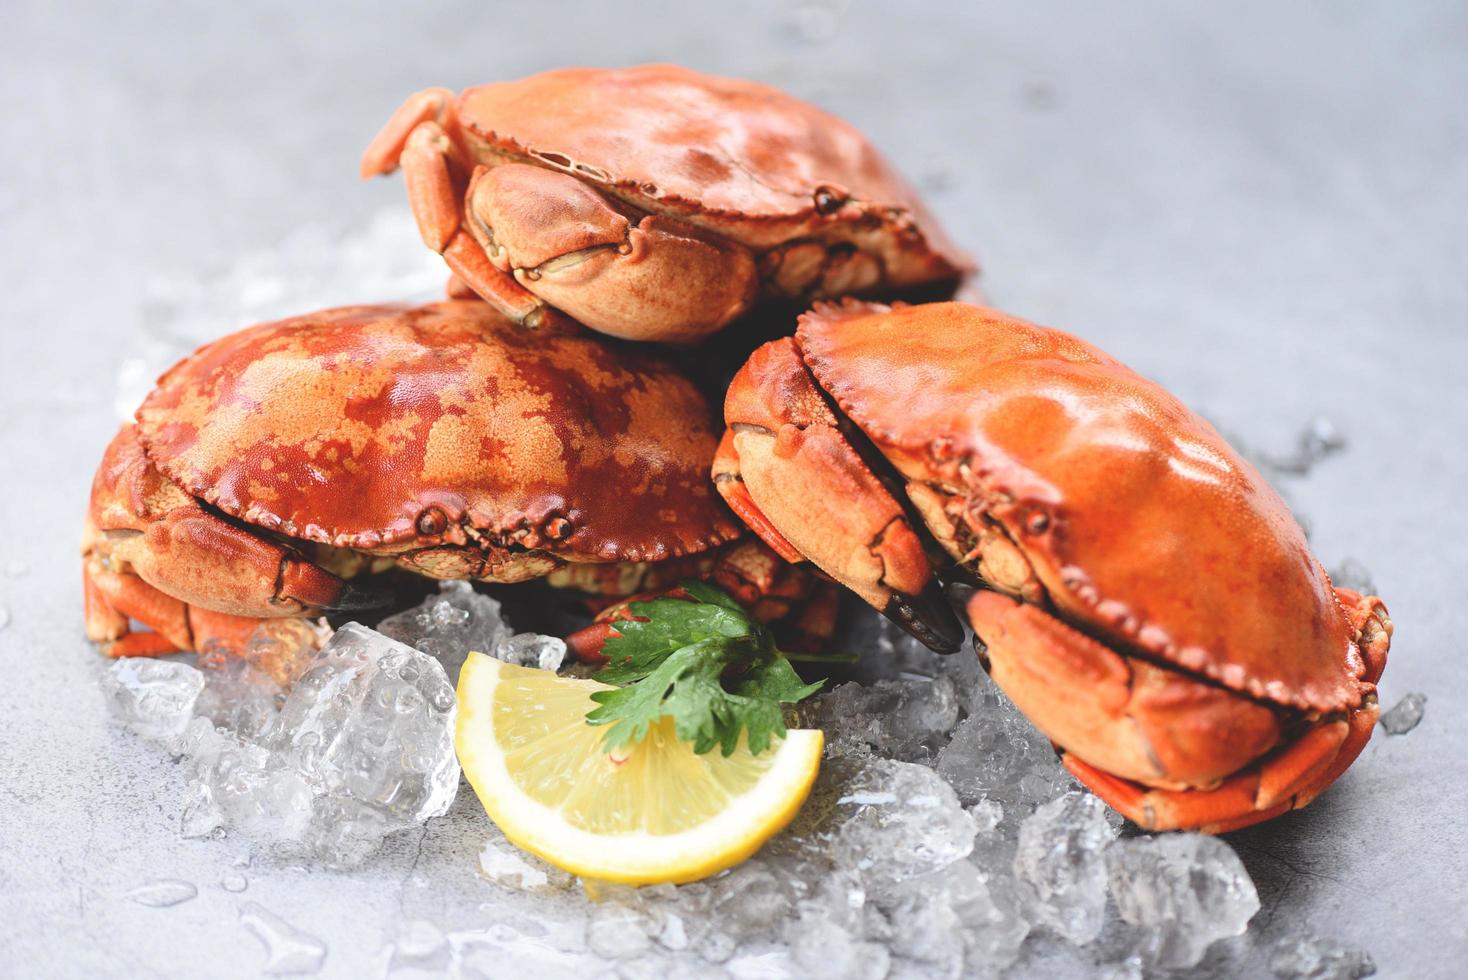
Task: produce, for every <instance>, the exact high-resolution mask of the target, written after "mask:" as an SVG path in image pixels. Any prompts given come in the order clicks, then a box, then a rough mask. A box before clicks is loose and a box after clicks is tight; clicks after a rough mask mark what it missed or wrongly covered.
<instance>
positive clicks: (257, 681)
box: [194, 649, 285, 742]
mask: <svg viewBox="0 0 1468 980" xmlns="http://www.w3.org/2000/svg"><path fill="white" fill-rule="evenodd" d="M199 667H200V668H201V672H202V673H203V675H204V690H203V692H202V693H201V694H200V695H199V700H198V703H197V704H196V705H195V707H194V710H195V712H196V713H197V714H198V715H200V716H201V717H204V718H208V719H209V720H210V721H211V722H213V723H214V725H215V727H217V728H223V729H224V730H226V731H229V732H232V733H234V734H235V735H238V736H239V737H240V738H243V739H245V740H247V741H251V742H259V741H262V740H264V739H265V738H267V737H268V736H269V735H270V732H271V730H272V729H273V728H274V727H275V721H276V718H277V717H279V715H280V702H281V700H282V699H283V698H284V697H285V691H284V689H283V688H282V687H281V686H280V684H279V683H278V682H277V681H276V680H275V678H274V677H272V676H271V675H270V674H268V673H266V672H265V671H263V670H260V669H258V668H256V667H254V666H253V665H251V664H250V663H249V661H247V660H244V659H242V658H241V657H239V656H237V655H235V654H233V653H231V652H229V651H226V650H222V649H210V650H205V651H203V652H202V653H200V654H199Z"/></svg>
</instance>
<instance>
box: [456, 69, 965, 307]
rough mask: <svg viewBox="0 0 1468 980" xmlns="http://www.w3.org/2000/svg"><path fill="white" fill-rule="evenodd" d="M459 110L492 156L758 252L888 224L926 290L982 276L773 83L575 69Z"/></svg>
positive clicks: (839, 129)
mask: <svg viewBox="0 0 1468 980" xmlns="http://www.w3.org/2000/svg"><path fill="white" fill-rule="evenodd" d="M457 110H458V116H459V119H460V121H461V122H462V123H463V125H464V129H465V136H466V138H467V139H468V140H469V142H470V144H471V145H473V146H474V147H475V149H476V151H477V152H479V153H481V154H484V155H485V156H487V157H499V158H503V159H505V160H514V159H529V160H532V161H534V162H536V163H538V164H541V165H543V166H547V167H550V168H552V169H555V170H559V171H561V172H563V173H568V174H573V175H575V176H576V177H578V178H580V179H582V180H585V181H587V182H589V183H591V184H593V185H596V186H599V187H601V188H602V189H604V190H606V191H607V192H609V193H611V194H612V195H613V196H614V197H619V198H621V199H622V200H625V201H627V202H628V203H630V204H633V205H635V206H637V207H639V208H641V209H643V210H645V211H649V212H652V213H656V214H668V215H674V216H676V217H679V218H682V219H684V220H686V221H689V222H690V223H692V224H695V225H699V226H702V227H705V228H708V229H710V230H713V231H717V232H719V233H721V234H724V235H726V236H728V237H729V238H731V239H733V240H735V241H738V242H740V243H742V244H745V245H748V246H750V247H752V248H755V249H756V250H758V249H761V248H768V247H771V246H775V245H779V244H782V243H784V242H788V241H791V240H792V239H796V238H799V237H802V236H805V235H814V234H816V233H818V232H819V231H821V230H823V229H826V228H828V227H829V226H830V224H831V222H833V221H836V222H840V221H849V222H852V223H872V222H873V221H879V222H891V223H892V224H893V225H895V226H897V227H899V228H900V229H901V232H900V234H901V236H902V237H904V238H905V239H907V241H906V242H904V243H903V246H904V247H903V252H904V253H905V254H906V255H907V257H908V260H909V261H910V262H912V263H914V264H915V265H918V266H923V267H924V269H923V274H921V275H915V276H913V277H912V278H913V279H914V281H931V280H940V279H944V278H957V277H958V276H960V275H962V274H963V273H965V272H967V271H968V270H970V269H971V268H972V266H973V263H972V260H971V259H969V258H968V256H966V255H965V254H964V253H963V252H962V251H960V250H959V249H958V248H957V247H956V246H955V245H954V244H953V243H952V242H951V241H949V240H948V238H947V237H946V235H945V234H944V232H943V230H942V228H941V226H940V225H939V224H938V222H937V221H936V220H935V219H934V218H933V216H932V215H931V214H929V213H928V211H927V209H926V208H925V207H924V206H923V204H922V202H921V201H920V200H919V198H918V196H917V193H916V192H915V191H914V190H913V189H912V187H910V186H909V185H908V183H907V181H906V180H904V179H903V178H902V176H901V175H900V174H899V173H898V172H897V171H896V170H895V169H893V168H892V166H891V165H890V164H888V163H887V161H886V160H885V159H883V157H882V155H881V154H880V153H878V152H877V150H876V149H875V148H874V147H873V146H872V145H871V143H870V142H869V141H868V140H867V138H866V137H865V136H863V135H862V134H861V133H860V132H859V131H858V130H857V129H855V128H854V127H853V126H851V125H850V124H849V123H847V122H845V121H843V120H841V119H838V118H837V117H836V116H833V115H831V114H830V113H827V112H824V111H822V110H820V109H818V108H816V107H815V106H813V105H810V104H809V103H806V102H802V101H800V100H799V99H796V98H794V97H792V96H790V95H788V94H786V93H785V92H782V91H780V90H779V89H776V88H771V87H769V86H767V85H760V84H758V83H755V82H750V81H745V80H743V79H734V78H721V77H717V76H712V75H705V74H702V73H700V72H695V71H691V70H689V69H687V68H680V67H678V66H676V65H641V66H637V67H633V68H623V69H599V68H563V69H559V70H556V71H548V72H542V73H541V74H538V75H532V76H530V77H529V78H524V79H520V80H518V81H510V82H495V83H492V84H488V85H478V86H475V87H473V88H469V89H465V90H464V91H463V92H462V93H460V94H459V96H458V102H457ZM922 253H929V254H928V255H927V256H926V257H925V258H919V257H918V256H919V255H921V254H922ZM913 271H914V272H916V271H917V269H916V268H914V269H913Z"/></svg>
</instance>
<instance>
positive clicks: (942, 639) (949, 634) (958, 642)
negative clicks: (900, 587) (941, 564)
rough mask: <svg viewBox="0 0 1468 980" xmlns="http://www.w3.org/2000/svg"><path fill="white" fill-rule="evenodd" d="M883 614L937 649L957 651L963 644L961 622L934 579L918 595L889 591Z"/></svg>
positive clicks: (926, 644)
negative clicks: (890, 592)
mask: <svg viewBox="0 0 1468 980" xmlns="http://www.w3.org/2000/svg"><path fill="white" fill-rule="evenodd" d="M882 615H884V616H886V617H887V618H888V619H890V620H892V622H894V623H896V624H897V625H898V626H901V627H902V628H903V629H904V630H906V631H907V632H908V633H909V634H911V635H912V636H913V637H914V638H915V639H916V640H918V642H920V643H922V644H923V645H924V646H926V647H927V648H928V649H930V650H933V651H935V652H937V653H957V652H958V651H959V648H961V647H962V646H963V637H964V632H963V623H961V622H960V621H959V619H958V615H957V614H956V613H955V612H954V611H953V606H952V605H950V604H949V602H948V597H947V596H945V595H944V594H943V587H942V586H941V585H939V584H938V583H937V582H936V581H933V582H929V583H928V584H927V586H926V587H925V588H924V589H923V591H922V592H921V593H920V594H918V595H908V594H906V593H902V592H894V593H892V598H891V599H888V600H887V607H886V608H885V609H883V610H882Z"/></svg>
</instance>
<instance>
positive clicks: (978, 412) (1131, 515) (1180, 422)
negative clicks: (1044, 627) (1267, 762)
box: [796, 303, 1361, 712]
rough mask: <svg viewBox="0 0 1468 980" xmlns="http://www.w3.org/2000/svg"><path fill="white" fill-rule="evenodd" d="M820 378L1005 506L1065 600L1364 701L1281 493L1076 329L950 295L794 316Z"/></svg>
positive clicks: (1206, 668)
mask: <svg viewBox="0 0 1468 980" xmlns="http://www.w3.org/2000/svg"><path fill="white" fill-rule="evenodd" d="M796 338H797V342H798V344H799V346H800V349H801V351H802V354H803V359H804V361H805V363H806V364H807V366H808V367H809V368H810V371H811V373H812V374H813V375H814V377H815V378H816V379H817V381H819V383H820V385H821V387H822V388H824V389H825V391H826V392H827V393H828V394H829V395H830V396H831V397H832V398H833V399H834V400H835V402H836V403H837V404H838V405H839V406H840V408H841V409H842V411H843V412H844V413H845V414H846V415H847V417H848V418H850V419H851V420H852V421H853V422H854V423H855V424H856V425H857V427H859V428H860V429H861V430H862V432H864V433H865V434H866V435H867V436H868V437H869V438H870V439H871V440H872V442H873V443H874V445H875V446H876V448H877V449H878V450H879V451H880V452H881V453H882V454H883V455H884V456H885V457H886V458H887V459H888V460H890V461H891V462H892V463H893V465H895V466H896V467H897V469H898V470H900V471H901V472H902V474H903V475H904V476H905V477H907V478H908V479H910V480H917V481H924V482H929V483H937V484H942V485H946V486H949V487H953V488H957V489H958V490H959V492H962V493H966V494H967V498H968V500H969V506H970V507H982V508H983V510H984V512H985V513H986V514H987V515H988V517H989V518H990V519H992V520H994V521H997V522H998V523H999V524H1000V525H1002V527H1003V530H1004V531H1005V533H1006V534H1007V535H1008V536H1009V537H1010V538H1011V539H1012V540H1014V541H1015V542H1016V543H1018V544H1019V546H1020V548H1021V549H1022V551H1023V552H1024V554H1025V555H1026V557H1027V558H1028V559H1029V561H1030V562H1031V564H1032V565H1033V567H1034V571H1035V574H1036V576H1037V577H1038V578H1039V579H1040V581H1041V582H1042V584H1043V585H1044V586H1045V588H1046V590H1047V592H1048V594H1049V598H1050V601H1051V602H1052V603H1054V605H1055V607H1056V609H1057V611H1058V612H1059V614H1060V615H1061V617H1062V618H1063V619H1065V620H1067V621H1069V622H1070V623H1071V624H1072V625H1075V626H1077V627H1078V628H1080V629H1081V630H1082V631H1084V632H1087V633H1090V634H1092V635H1095V636H1097V637H1098V638H1101V639H1103V640H1104V641H1106V642H1108V643H1109V644H1110V645H1111V646H1113V647H1115V648H1117V649H1118V650H1120V651H1122V652H1126V651H1128V650H1130V651H1133V652H1136V653H1139V654H1142V655H1144V656H1151V657H1153V658H1156V659H1158V660H1161V661H1164V662H1167V663H1171V664H1174V665H1176V666H1178V667H1181V668H1183V669H1185V670H1188V671H1192V672H1195V673H1197V674H1201V675H1203V676H1206V677H1209V678H1211V679H1213V680H1214V681H1216V682H1218V683H1220V684H1222V685H1224V686H1225V687H1228V688H1231V689H1234V690H1239V691H1244V692H1247V693H1248V694H1250V695H1253V696H1255V697H1257V698H1261V699H1267V700H1269V701H1273V702H1275V703H1278V704H1284V705H1292V706H1295V707H1297V708H1300V709H1302V710H1306V711H1318V712H1329V711H1335V710H1341V709H1345V708H1348V707H1354V706H1355V705H1357V704H1358V703H1359V701H1360V697H1361V694H1360V685H1359V682H1358V680H1357V675H1358V674H1359V668H1360V666H1361V659H1360V654H1359V651H1358V650H1357V649H1356V647H1355V645H1354V643H1353V639H1352V637H1353V633H1352V630H1351V628H1350V625H1349V623H1348V620H1347V617H1346V614H1345V612H1344V610H1343V609H1342V607H1341V604H1340V602H1339V600H1338V599H1337V598H1336V594H1335V592H1334V590H1333V589H1332V588H1331V584H1330V580H1329V578H1328V577H1327V576H1326V574H1325V571H1324V570H1323V569H1322V568H1321V566H1320V563H1319V562H1318V561H1317V560H1316V559H1315V558H1314V557H1312V555H1311V554H1310V551H1309V548H1308V547H1307V545H1306V541H1305V535H1304V532H1303V531H1302V530H1301V529H1300V526H1299V524H1298V523H1297V522H1296V521H1295V519H1294V518H1293V517H1292V516H1291V514H1290V512H1289V510H1288V508H1287V507H1286V506H1285V504H1284V502H1283V501H1282V500H1281V499H1280V498H1279V495H1278V494H1276V493H1275V492H1274V490H1272V489H1271V488H1270V487H1269V485H1268V484H1267V483H1266V482H1265V481H1264V479H1263V478H1262V477H1261V476H1260V475H1259V473H1258V472H1257V471H1256V470H1255V469H1254V467H1253V466H1251V465H1249V464H1248V463H1247V462H1245V461H1244V460H1243V459H1242V458H1241V457H1240V456H1239V455H1238V454H1237V453H1236V452H1234V450H1233V449H1232V448H1230V447H1229V445H1228V444H1227V443H1226V442H1225V441H1224V440H1223V438H1222V437H1221V436H1219V434H1218V433H1217V432H1216V431H1214V429H1213V427H1212V426H1210V425H1209V424H1208V423H1207V422H1205V421H1204V420H1203V419H1201V418H1199V417H1198V416H1197V415H1195V414H1194V413H1192V412H1191V411H1189V410H1188V409H1187V408H1186V407H1184V406H1183V405H1182V403H1180V402H1179V401H1178V400H1177V399H1176V398H1174V397H1172V396H1171V395H1169V394H1168V393H1167V392H1166V391H1164V390H1163V389H1162V388H1161V387H1159V386H1158V385H1156V384H1154V383H1152V382H1150V381H1148V380H1147V379H1145V378H1143V377H1141V376H1140V375H1138V374H1137V373H1135V372H1134V371H1132V370H1131V369H1130V368H1128V367H1126V366H1125V365H1123V364H1121V363H1119V362H1117V361H1116V360H1114V359H1112V358H1111V357H1109V356H1107V355H1106V354H1104V353H1102V352H1101V351H1099V350H1097V349H1096V348H1095V347H1092V346H1091V345H1090V344H1087V343H1085V342H1084V341H1081V340H1079V339H1077V338H1075V337H1072V336H1070V335H1069V334H1065V333H1061V332H1059V331H1055V330H1050V329H1047V328H1043V327H1038V326H1035V325H1034V324H1030V323H1027V322H1025V321H1023V320H1019V319H1016V318H1014V317H1010V316H1007V315H1005V314H1001V313H999V312H997V311H994V310H988V309H983V308H979V307H973V306H968V305H965V304H960V303H935V304H929V305H924V306H912V307H898V308H895V309H889V308H888V307H885V306H877V305H873V304H857V303H849V304H845V305H843V306H835V305H825V306H821V307H818V308H817V309H816V310H815V311H813V312H811V313H808V314H806V315H805V316H804V317H802V318H801V321H800V327H799V329H798V331H797V334H796Z"/></svg>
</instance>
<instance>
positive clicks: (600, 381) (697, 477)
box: [137, 302, 738, 561]
mask: <svg viewBox="0 0 1468 980" xmlns="http://www.w3.org/2000/svg"><path fill="white" fill-rule="evenodd" d="M137 431H138V436H139V438H140V440H141V442H142V444H143V446H144V447H145V449H146V451H147V453H148V456H149V458H150V459H151V460H152V462H153V463H154V464H155V465H156V466H157V467H158V469H159V470H160V471H161V472H162V473H163V474H164V475H165V476H166V477H168V478H169V479H170V480H172V481H173V482H174V483H176V484H177V485H178V486H180V487H181V488H183V489H184V490H185V491H187V492H188V493H190V494H192V495H194V496H196V497H200V498H202V499H204V500H206V501H208V502H209V503H210V504H212V505H214V506H215V507H217V508H219V509H220V510H222V511H224V512H225V513H227V514H230V515H233V516H234V517H237V518H239V519H241V520H243V521H246V522H248V523H250V524H255V525H259V526H261V527H264V528H267V529H269V530H273V531H277V532H279V533H282V534H285V535H289V536H291V537H297V538H303V539H306V540H309V541H316V542H320V543H323V544H327V545H332V546H336V547H340V548H352V549H360V550H372V549H382V548H390V549H391V550H393V551H399V550H401V549H403V548H405V547H423V548H431V547H433V546H435V545H464V544H472V543H474V542H475V541H479V540H481V539H486V538H487V539H490V541H491V542H493V543H497V544H500V545H501V546H504V545H508V544H513V546H515V547H516V548H518V549H532V548H533V549H538V550H541V551H544V552H550V553H552V554H555V555H557V556H560V557H563V558H567V559H569V560H572V561H623V560H630V561H638V560H659V559H664V558H669V557H675V556H678V555H683V554H689V553H694V552H699V551H702V550H704V549H706V548H709V547H712V546H713V545H716V544H718V543H720V542H723V541H726V540H729V539H731V538H733V537H735V536H737V534H738V528H737V526H736V525H735V524H734V523H733V521H732V520H731V519H730V518H729V516H728V515H727V513H726V511H725V510H724V508H723V505H722V504H721V503H720V502H719V501H718V499H717V497H716V495H715V494H714V493H713V492H712V488H711V487H710V486H709V484H708V477H707V465H708V460H709V458H710V457H711V455H712V453H713V449H714V445H715V442H716V436H715V434H714V430H713V428H712V419H711V418H710V413H709V410H708V406H707V405H706V403H705V401H704V399H703V398H702V396H700V395H699V394H698V392H697V391H696V390H695V389H694V387H693V386H692V385H691V384H690V383H689V382H688V381H686V380H685V379H684V378H682V377H680V376H679V375H678V374H677V373H675V372H674V371H673V370H672V368H671V367H669V366H668V365H667V364H666V363H665V362H664V361H662V360H660V359H658V358H656V357H653V356H649V355H647V354H645V353H643V352H641V351H633V350H630V349H628V348H626V347H623V346H618V345H616V344H612V343H608V342H605V341H603V340H597V339H593V338H592V337H590V336H584V335H555V334H545V333H541V334H533V335H532V334H530V333H528V332H526V331H524V330H522V329H521V328H519V327H518V326H515V325H513V324H511V323H510V322H509V321H508V320H506V319H505V318H504V317H503V316H502V315H500V314H498V313H496V312H495V311H494V310H493V308H491V307H490V306H488V305H486V304H484V303H479V302H445V303H436V304H433V305H429V306H423V307H418V308H409V307H404V306H357V307H345V308H341V309H335V310H326V311H322V312H319V313H313V314H308V315H305V316H299V317H293V318H290V319H286V320H281V321H278V322H276V323H268V324H262V325H259V326H255V327H250V328H248V329H245V330H242V331H240V332H238V333H236V334H233V335H230V336H228V337H225V338H223V339H221V340H218V341H215V342H214V343H211V344H208V345H206V346H204V347H202V348H200V349H199V350H198V351H197V352H195V353H194V354H193V355H192V356H191V357H189V358H186V359H185V360H184V361H182V362H180V363H179V364H178V365H177V366H175V367H174V368H173V369H172V370H170V371H169V372H168V373H166V374H165V375H164V376H163V377H162V378H161V379H160V381H159V384H158V387H157V388H156V389H155V390H154V391H153V392H152V393H151V394H150V395H149V396H148V397H147V399H146V400H145V401H144V403H143V405H142V407H141V408H140V409H139V411H138V425H137Z"/></svg>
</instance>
